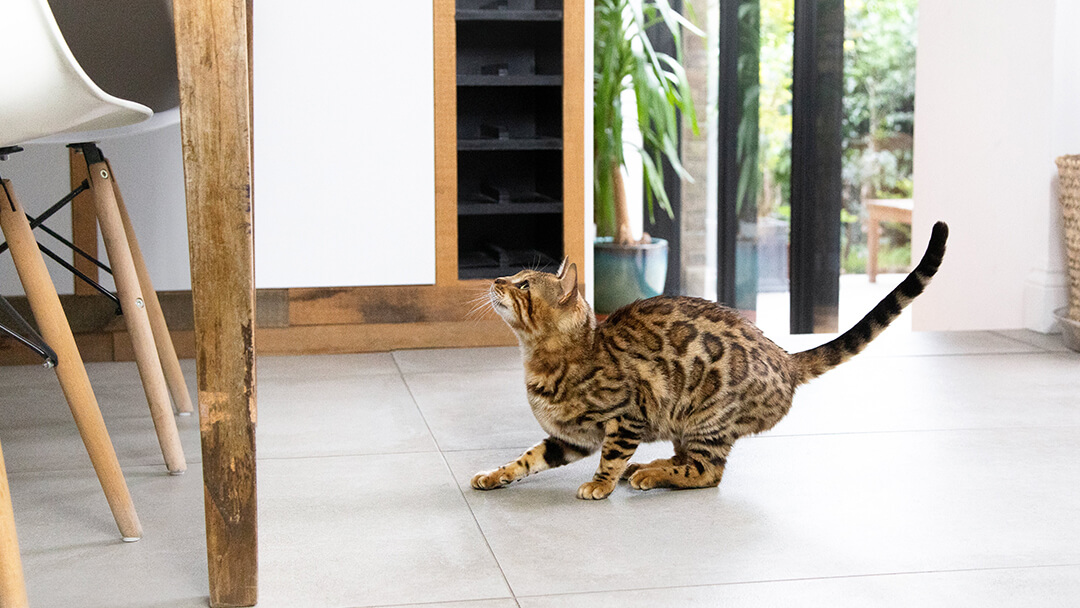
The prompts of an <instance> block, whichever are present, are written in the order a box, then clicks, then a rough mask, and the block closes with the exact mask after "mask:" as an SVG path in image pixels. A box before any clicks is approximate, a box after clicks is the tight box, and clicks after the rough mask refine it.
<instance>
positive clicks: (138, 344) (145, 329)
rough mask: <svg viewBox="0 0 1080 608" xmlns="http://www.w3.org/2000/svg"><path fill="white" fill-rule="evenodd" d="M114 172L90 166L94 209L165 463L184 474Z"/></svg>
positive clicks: (100, 165) (103, 166)
mask: <svg viewBox="0 0 1080 608" xmlns="http://www.w3.org/2000/svg"><path fill="white" fill-rule="evenodd" d="M111 176H112V173H111V172H110V171H109V166H108V165H107V164H106V163H105V162H96V163H93V164H91V165H90V192H91V196H92V198H93V199H94V211H95V212H96V213H97V218H98V225H99V226H100V227H101V236H102V240H104V241H105V252H106V253H107V254H108V256H109V264H110V265H111V266H112V271H113V279H114V281H115V282H116V292H117V296H118V297H119V298H120V308H121V310H123V313H124V323H125V324H126V325H127V329H128V334H129V335H130V336H131V345H132V347H133V348H134V350H135V363H136V364H137V365H138V367H139V376H140V377H141V378H142V384H143V391H145V393H146V400H147V402H148V403H149V405H150V416H151V417H152V418H153V420H154V429H155V430H156V431H157V436H158V443H159V444H160V445H161V453H162V455H163V456H164V457H165V466H166V467H167V468H168V469H169V472H170V473H172V474H173V475H179V474H181V473H183V472H184V471H186V470H187V463H186V462H184V449H183V447H182V446H181V445H180V433H179V432H178V431H177V429H176V419H175V418H174V417H173V409H172V404H171V403H169V391H168V388H167V385H166V383H165V375H164V373H163V372H162V368H161V359H159V358H158V353H157V346H156V345H155V344H154V332H153V330H152V329H151V328H150V317H149V315H148V314H147V312H146V301H145V299H144V298H143V293H142V288H141V287H140V285H139V275H138V273H137V272H136V270H135V261H134V259H133V257H132V254H131V249H130V248H129V245H128V237H127V232H126V231H125V230H124V221H123V219H122V218H121V216H120V209H119V208H118V207H117V204H116V196H115V195H114V194H113V185H112V180H111Z"/></svg>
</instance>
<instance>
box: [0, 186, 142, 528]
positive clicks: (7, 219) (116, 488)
mask: <svg viewBox="0 0 1080 608" xmlns="http://www.w3.org/2000/svg"><path fill="white" fill-rule="evenodd" d="M2 185H3V188H2V189H0V229H2V230H3V232H4V238H5V239H7V243H8V246H9V247H10V249H11V258H12V260H13V261H14V262H15V269H16V271H18V273H19V280H20V281H21V282H22V285H23V289H24V290H25V291H26V297H27V300H29V302H30V310H31V311H32V312H33V313H34V319H36V320H37V324H38V329H39V330H40V331H41V336H42V338H44V339H45V342H47V343H48V344H49V346H50V347H52V349H53V350H54V351H56V356H57V359H58V363H57V366H56V370H55V371H56V376H57V378H58V379H59V380H60V387H61V388H62V389H63V391H64V397H65V398H66V399H67V402H68V406H69V407H70V408H71V414H72V416H73V417H74V418H75V425H76V426H77V427H78V428H79V434H80V435H82V440H83V443H84V444H85V445H86V452H87V453H88V454H89V455H90V462H91V463H92V464H93V465H94V471H95V472H96V473H97V476H98V481H100V482H101V487H102V489H103V490H104V491H105V499H106V500H108V502H109V507H110V508H111V509H112V513H113V518H115V519H116V525H117V527H118V528H120V534H121V536H122V537H123V538H124V540H126V541H134V540H138V539H139V538H141V537H142V525H141V524H140V523H139V517H138V515H136V514H135V505H134V504H133V503H132V502H131V494H129V493H128V488H127V483H126V482H125V481H124V474H123V472H121V470H120V463H119V462H118V461H117V459H116V452H115V451H114V450H113V446H112V442H111V441H110V440H109V433H108V430H107V429H106V428H105V421H104V420H103V419H102V417H101V410H100V409H99V408H98V403H97V398H96V397H95V396H94V390H93V388H91V386H90V377H89V376H87V375H86V368H85V367H84V366H83V361H82V356H81V355H80V354H79V349H78V347H77V346H76V345H75V337H74V336H73V335H72V333H71V326H70V325H68V321H67V317H66V316H64V309H63V307H62V306H61V305H60V297H59V296H57V295H56V288H55V287H54V286H53V283H52V278H50V277H49V271H48V269H47V268H46V267H45V260H44V259H42V257H41V252H40V251H38V247H37V242H36V241H35V240H34V235H33V233H32V231H31V229H30V222H29V221H28V220H27V219H26V214H25V213H24V212H23V209H22V207H21V206H20V205H19V203H18V201H17V200H16V199H15V197H14V196H13V195H12V194H11V187H10V182H8V181H6V180H5V181H3V182H2ZM12 209H14V211H13V210H12Z"/></svg>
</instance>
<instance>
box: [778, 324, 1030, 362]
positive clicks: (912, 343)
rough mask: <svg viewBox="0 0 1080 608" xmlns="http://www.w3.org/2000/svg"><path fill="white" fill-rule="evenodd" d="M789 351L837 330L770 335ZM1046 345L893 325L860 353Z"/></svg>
mask: <svg viewBox="0 0 1080 608" xmlns="http://www.w3.org/2000/svg"><path fill="white" fill-rule="evenodd" d="M769 337H770V338H771V339H772V340H773V341H774V342H776V343H777V344H779V345H780V346H782V347H783V348H785V349H787V350H788V351H789V352H798V351H801V350H808V349H810V348H814V347H816V346H818V345H820V344H824V343H826V342H828V341H829V340H831V339H832V338H835V337H836V335H835V334H799V335H776V336H769ZM1042 350H1043V349H1042V348H1040V347H1038V346H1035V345H1032V344H1025V343H1023V342H1019V341H1017V340H1013V339H1010V338H1007V337H1005V336H1002V335H998V334H995V333H993V332H981V331H916V332H909V331H902V328H894V327H890V328H889V329H887V330H885V331H884V332H883V333H882V334H881V335H880V336H878V337H877V338H876V339H875V340H874V341H873V342H871V343H870V345H869V346H867V347H866V350H865V351H863V353H862V354H860V355H859V356H860V357H918V356H925V355H980V354H994V353H1029V352H1041V351H1042Z"/></svg>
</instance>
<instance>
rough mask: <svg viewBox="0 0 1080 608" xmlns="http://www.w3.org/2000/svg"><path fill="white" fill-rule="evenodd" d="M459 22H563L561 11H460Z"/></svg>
mask: <svg viewBox="0 0 1080 608" xmlns="http://www.w3.org/2000/svg"><path fill="white" fill-rule="evenodd" d="M456 18H457V20H458V21H562V11H559V10H535V9H530V10H505V9H482V8H481V9H476V8H474V9H458V11H457V13H456Z"/></svg>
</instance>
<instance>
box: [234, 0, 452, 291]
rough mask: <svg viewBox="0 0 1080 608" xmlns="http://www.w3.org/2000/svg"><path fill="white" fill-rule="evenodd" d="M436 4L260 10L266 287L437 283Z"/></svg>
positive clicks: (350, 2)
mask: <svg viewBox="0 0 1080 608" xmlns="http://www.w3.org/2000/svg"><path fill="white" fill-rule="evenodd" d="M432 28H433V21H432V7H431V3H430V2H375V1H370V0H364V1H356V0H310V1H308V2H303V3H294V2H264V3H259V4H258V5H257V10H255V11H254V29H253V32H254V36H253V38H254V106H255V108H254V110H255V118H254V122H255V125H254V135H255V137H254V139H255V162H254V165H255V193H254V197H255V267H256V269H257V270H256V284H257V286H258V287H260V288H271V287H337V286H368V285H421V284H433V283H434V282H435V166H434V163H435V161H434V149H435V135H434V133H435V126H434V113H433V111H432V108H433V105H434V67H433V66H434V59H433V42H432Z"/></svg>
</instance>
